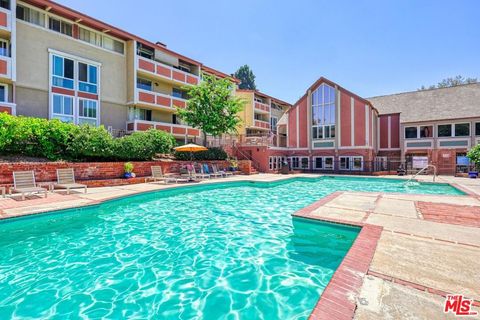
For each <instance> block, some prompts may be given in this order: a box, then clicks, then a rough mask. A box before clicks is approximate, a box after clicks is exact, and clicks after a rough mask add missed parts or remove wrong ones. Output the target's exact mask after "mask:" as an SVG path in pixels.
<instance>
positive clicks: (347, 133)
mask: <svg viewBox="0 0 480 320" xmlns="http://www.w3.org/2000/svg"><path fill="white" fill-rule="evenodd" d="M350 109H351V102H350V96H349V95H347V94H346V93H343V92H341V93H340V128H341V146H342V147H348V146H351V145H352V131H351V130H352V128H351V114H350V113H351V110H350Z"/></svg>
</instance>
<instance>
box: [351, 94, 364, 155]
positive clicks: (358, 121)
mask: <svg viewBox="0 0 480 320" xmlns="http://www.w3.org/2000/svg"><path fill="white" fill-rule="evenodd" d="M354 110H355V114H354V121H355V135H354V138H355V142H354V145H355V146H364V145H365V125H366V124H365V103H361V102H360V101H358V100H355V104H354Z"/></svg>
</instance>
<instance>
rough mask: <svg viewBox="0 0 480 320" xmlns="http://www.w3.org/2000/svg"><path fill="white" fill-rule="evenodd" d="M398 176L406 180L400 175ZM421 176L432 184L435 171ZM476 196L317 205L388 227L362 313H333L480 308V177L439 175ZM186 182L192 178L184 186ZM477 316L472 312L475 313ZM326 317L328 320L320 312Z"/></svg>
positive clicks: (367, 280) (28, 206) (57, 199)
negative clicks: (452, 303) (465, 301)
mask: <svg viewBox="0 0 480 320" xmlns="http://www.w3.org/2000/svg"><path fill="white" fill-rule="evenodd" d="M299 176H305V177H312V175H308V174H297V175H294V176H293V175H288V176H283V175H274V174H259V175H254V176H235V177H229V178H227V179H222V180H220V179H212V180H205V181H202V182H200V183H201V184H207V183H214V182H219V181H246V180H248V181H277V180H281V179H288V178H292V177H299ZM392 178H398V177H396V176H393V177H392ZM418 180H421V181H426V182H431V181H432V177H431V176H419V177H418ZM437 182H443V183H451V184H454V185H456V186H458V187H459V188H461V189H462V190H464V191H467V192H468V193H469V194H468V195H465V196H449V195H411V194H388V193H379V192H350V191H348V192H336V193H335V195H334V196H331V197H330V196H328V197H326V198H325V199H324V200H323V201H321V202H319V205H318V206H316V207H315V208H314V210H312V211H311V212H310V213H309V215H310V217H311V218H317V219H321V220H333V221H343V222H346V223H352V224H366V225H373V226H378V227H382V228H383V230H382V231H381V234H380V237H379V239H378V242H377V245H376V248H374V254H373V259H371V264H370V265H369V267H368V271H367V275H366V276H364V277H363V281H362V282H361V283H360V284H359V285H360V288H359V294H357V295H355V296H352V297H351V300H352V301H351V302H352V303H354V304H355V305H356V309H355V308H354V310H353V311H354V314H353V313H350V314H342V313H336V314H335V316H333V317H331V318H330V319H337V318H338V319H351V318H352V315H353V317H354V318H355V319H386V318H391V319H396V318H411V319H449V318H454V316H453V314H451V313H450V314H444V313H443V304H444V300H445V298H444V296H445V295H446V294H448V293H454V294H464V295H465V296H466V297H468V298H471V299H474V300H475V301H476V307H475V309H474V310H476V311H479V312H480V310H479V306H480V302H479V301H480V265H479V263H478V261H480V225H478V221H480V180H474V179H466V178H455V177H443V176H441V177H437ZM179 185H185V184H179ZM179 185H175V184H169V185H164V184H136V185H126V186H118V187H101V188H90V189H89V190H88V193H87V194H82V193H72V194H71V195H65V194H57V193H54V194H49V196H48V198H46V199H45V198H39V197H36V196H33V197H30V198H29V199H28V200H26V201H17V200H13V199H10V198H6V199H2V198H0V219H4V218H10V217H15V216H22V215H28V214H33V213H40V212H45V211H51V210H59V209H66V208H72V207H80V206H85V205H90V204H98V203H100V202H102V201H105V200H108V199H112V198H116V197H122V196H127V195H132V194H137V193H141V192H145V191H155V190H161V189H166V188H174V187H176V186H179ZM470 318H471V317H470ZM318 319H321V318H318Z"/></svg>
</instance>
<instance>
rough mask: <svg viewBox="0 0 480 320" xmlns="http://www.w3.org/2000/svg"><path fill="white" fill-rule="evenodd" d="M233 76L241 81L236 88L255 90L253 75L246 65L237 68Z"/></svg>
mask: <svg viewBox="0 0 480 320" xmlns="http://www.w3.org/2000/svg"><path fill="white" fill-rule="evenodd" d="M234 76H235V78H237V79H239V80H240V81H241V82H240V85H239V86H238V87H239V88H240V89H248V90H257V86H256V85H255V75H254V74H253V71H252V70H251V69H250V67H249V66H248V65H243V66H241V67H240V68H238V70H237V71H236V72H235V74H234Z"/></svg>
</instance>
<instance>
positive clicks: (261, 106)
mask: <svg viewBox="0 0 480 320" xmlns="http://www.w3.org/2000/svg"><path fill="white" fill-rule="evenodd" d="M255 111H256V112H258V113H270V106H269V105H268V104H266V103H260V102H257V101H255Z"/></svg>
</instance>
